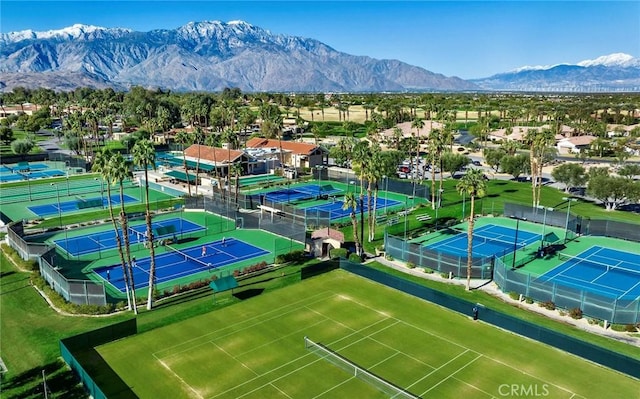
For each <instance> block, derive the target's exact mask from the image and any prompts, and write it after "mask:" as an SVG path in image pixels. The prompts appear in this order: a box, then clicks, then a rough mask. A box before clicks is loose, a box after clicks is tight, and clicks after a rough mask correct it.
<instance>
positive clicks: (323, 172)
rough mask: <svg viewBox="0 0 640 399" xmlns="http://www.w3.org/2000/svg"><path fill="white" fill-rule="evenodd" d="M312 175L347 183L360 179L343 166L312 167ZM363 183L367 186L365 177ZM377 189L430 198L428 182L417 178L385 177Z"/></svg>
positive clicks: (319, 178)
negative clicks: (414, 179) (399, 178)
mask: <svg viewBox="0 0 640 399" xmlns="http://www.w3.org/2000/svg"><path fill="white" fill-rule="evenodd" d="M313 177H314V179H316V180H328V181H336V182H340V183H344V184H347V185H348V184H350V183H351V182H355V181H359V180H360V178H359V176H358V175H356V174H355V173H354V172H353V171H352V170H350V169H344V168H326V169H313ZM363 184H364V187H367V184H368V182H367V180H366V179H365V180H364V182H363ZM378 189H379V190H384V191H391V192H394V193H399V194H404V195H408V196H413V197H418V198H430V196H431V191H430V186H429V184H424V182H423V183H421V182H420V181H419V180H416V181H413V180H398V179H390V178H389V177H386V178H382V180H380V181H379V182H378Z"/></svg>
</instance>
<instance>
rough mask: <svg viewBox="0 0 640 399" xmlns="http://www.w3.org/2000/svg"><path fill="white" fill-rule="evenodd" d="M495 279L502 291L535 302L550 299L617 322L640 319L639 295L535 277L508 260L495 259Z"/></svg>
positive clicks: (632, 321)
mask: <svg viewBox="0 0 640 399" xmlns="http://www.w3.org/2000/svg"><path fill="white" fill-rule="evenodd" d="M493 279H494V281H495V283H496V284H497V285H498V287H500V289H501V290H502V291H503V292H515V293H517V294H522V295H524V296H525V297H528V298H531V299H533V300H534V301H538V302H553V303H554V304H555V305H556V306H558V307H560V308H563V309H574V308H578V309H581V310H582V312H583V314H584V315H586V316H589V317H593V318H596V319H600V320H607V321H609V322H612V323H619V324H635V323H638V322H640V299H634V300H624V299H618V298H615V297H610V296H604V295H598V294H596V293H594V292H591V291H586V290H580V289H577V288H572V287H569V286H566V285H563V284H557V283H555V282H553V281H542V280H538V279H537V278H536V277H535V276H532V275H531V274H525V273H520V272H517V271H516V270H514V269H513V268H512V267H511V265H510V264H509V263H508V262H504V260H502V259H496V260H495V262H494V276H493Z"/></svg>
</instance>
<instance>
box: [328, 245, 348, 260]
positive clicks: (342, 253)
mask: <svg viewBox="0 0 640 399" xmlns="http://www.w3.org/2000/svg"><path fill="white" fill-rule="evenodd" d="M348 253H349V251H347V249H346V248H334V249H332V250H330V251H329V256H330V257H331V258H332V259H336V258H344V259H346V258H347V254H348Z"/></svg>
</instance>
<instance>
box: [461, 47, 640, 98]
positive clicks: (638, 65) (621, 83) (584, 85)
mask: <svg viewBox="0 0 640 399" xmlns="http://www.w3.org/2000/svg"><path fill="white" fill-rule="evenodd" d="M472 82H474V83H476V84H477V85H478V86H480V87H481V88H483V89H484V90H507V91H561V92H611V91H627V92H637V91H640V58H634V57H633V56H631V55H629V54H624V53H614V54H610V55H605V56H601V57H598V58H596V59H594V60H584V61H580V62H578V63H577V64H573V65H572V64H556V65H546V66H524V67H521V68H517V69H515V70H513V71H510V72H506V73H500V74H497V75H493V76H491V77H488V78H483V79H474V80H472Z"/></svg>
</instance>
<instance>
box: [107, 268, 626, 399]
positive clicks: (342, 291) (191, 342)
mask: <svg viewBox="0 0 640 399" xmlns="http://www.w3.org/2000/svg"><path fill="white" fill-rule="evenodd" d="M226 295H227V298H228V297H229V294H228V293H227V294H226ZM221 298H222V299H221ZM218 300H225V299H224V295H220V294H219V299H218ZM227 300H228V299H227ZM305 336H308V337H309V338H310V339H312V340H313V341H315V342H319V343H321V344H324V345H326V346H327V347H328V348H330V349H331V350H333V351H335V352H336V353H338V354H339V355H340V356H343V357H345V358H347V359H349V360H350V361H352V362H354V363H356V364H358V365H360V366H362V367H364V368H367V369H368V370H369V371H371V372H372V373H375V374H376V375H377V376H379V377H381V378H384V379H386V380H387V381H389V382H391V383H393V384H395V385H397V386H400V387H401V388H403V389H405V390H407V391H409V392H411V393H413V394H414V395H417V396H420V397H423V398H449V397H451V398H459V397H465V398H492V397H502V396H505V395H504V393H505V392H508V393H509V394H511V393H512V392H513V391H512V389H514V387H515V388H516V389H517V390H518V393H519V395H518V397H536V396H542V395H543V394H544V396H547V397H551V398H603V397H619V398H622V397H634V395H635V396H637V393H638V381H637V380H635V379H632V378H629V377H626V376H624V375H622V374H620V373H617V372H614V371H611V370H609V369H606V368H603V367H601V366H598V365H596V364H593V363H591V362H587V361H584V360H582V359H580V358H577V357H575V356H572V355H569V354H567V353H564V352H561V351H558V350H556V349H553V348H551V347H548V346H546V345H543V344H540V343H538V342H535V341H531V340H528V339H524V338H521V337H519V336H516V335H513V334H510V333H507V332H504V331H502V330H499V329H496V328H494V327H491V326H489V325H486V324H484V323H482V322H477V321H473V320H471V319H470V318H469V317H466V316H463V315H460V314H457V313H454V312H451V311H448V310H444V309H442V308H440V307H438V306H435V305H433V304H430V303H428V302H425V301H422V300H419V299H416V298H414V297H411V296H409V295H405V294H403V293H401V292H398V291H395V290H392V289H389V288H386V287H383V286H381V285H378V284H375V283H371V282H369V281H367V280H364V279H362V278H360V277H357V276H354V275H351V274H349V273H347V272H344V271H334V272H331V273H328V274H324V275H322V276H319V277H315V278H313V279H310V280H306V281H304V282H301V283H299V284H294V285H292V286H289V287H286V288H283V289H281V290H278V291H275V292H271V293H269V294H265V295H262V296H257V297H253V298H252V299H249V300H246V301H244V302H242V303H239V304H236V305H234V306H230V307H226V308H223V309H221V310H218V311H215V312H211V313H207V314H204V315H201V316H197V317H194V318H191V319H188V320H184V321H181V322H179V323H175V324H171V325H166V326H163V327H160V328H158V329H155V330H151V331H147V332H144V333H141V334H138V335H136V336H133V337H130V338H126V339H123V340H120V341H117V342H113V343H109V344H107V345H104V346H102V347H99V348H98V352H99V353H100V355H101V356H102V357H103V358H104V359H105V360H106V361H107V362H108V363H109V364H110V366H111V367H112V368H113V369H114V370H115V371H116V372H117V373H118V375H119V376H120V377H121V378H122V379H123V380H124V381H125V382H126V383H127V385H129V386H130V387H131V388H132V390H133V391H134V392H135V394H136V395H138V396H139V397H140V398H157V397H172V398H179V397H185V398H186V397H195V398H240V397H246V398H249V397H255V398H264V397H281V398H303V397H304V398H308V397H316V398H336V397H339V398H342V397H367V398H375V397H380V398H382V397H387V396H386V395H384V394H383V393H382V392H379V391H378V390H377V389H376V388H374V387H373V386H372V385H370V384H369V383H366V382H364V381H362V380H360V379H359V378H356V377H354V375H353V373H348V372H346V371H344V370H342V369H341V368H339V367H337V366H335V365H333V364H331V363H330V362H328V361H326V360H324V359H322V358H321V357H319V356H317V355H316V354H314V353H312V352H309V351H307V350H306V349H305V345H304V337H305Z"/></svg>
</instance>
